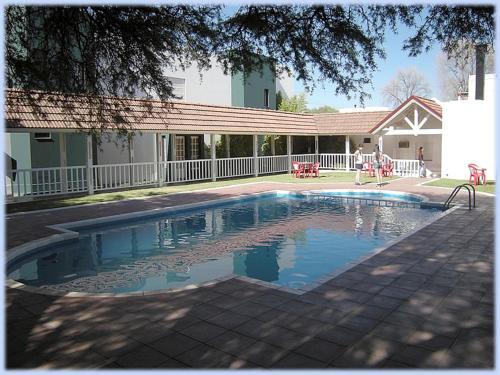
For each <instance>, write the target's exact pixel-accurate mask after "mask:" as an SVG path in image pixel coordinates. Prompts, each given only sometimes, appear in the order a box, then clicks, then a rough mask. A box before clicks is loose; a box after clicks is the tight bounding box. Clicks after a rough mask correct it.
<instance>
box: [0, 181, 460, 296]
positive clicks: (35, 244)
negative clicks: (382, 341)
mask: <svg viewBox="0 0 500 375" xmlns="http://www.w3.org/2000/svg"><path fill="white" fill-rule="evenodd" d="M332 191H341V192H342V191H346V192H347V191H357V190H353V189H323V190H322V189H314V190H304V191H288V190H269V191H266V192H258V193H248V194H242V195H236V196H233V197H228V198H220V199H213V200H209V201H204V202H196V203H186V204H182V205H177V206H170V207H165V208H160V209H158V208H155V209H150V210H145V211H135V212H130V213H126V214H117V215H110V216H104V217H101V218H96V219H86V220H79V221H72V222H67V223H63V224H55V225H49V226H46V227H47V228H50V229H54V230H57V231H60V232H61V233H57V234H53V235H50V236H46V237H43V238H40V239H36V240H33V241H30V242H27V243H25V244H22V245H19V246H15V247H13V248H12V249H11V250H9V251H8V253H7V254H6V255H7V256H6V266H7V264H8V263H9V262H11V261H13V260H15V259H16V258H18V257H20V256H22V255H24V254H26V253H28V252H30V251H32V250H34V249H36V248H39V247H43V246H47V245H52V244H57V243H60V242H63V241H67V240H70V239H74V238H77V237H78V236H79V232H76V231H74V230H71V229H69V228H78V227H85V223H93V224H99V223H106V222H112V221H115V220H127V219H133V218H141V217H145V216H150V215H155V214H162V213H167V212H170V211H176V210H189V209H193V208H197V207H200V206H211V205H212V204H218V203H219V204H220V203H227V202H231V201H234V200H238V199H242V198H251V197H254V196H265V195H272V194H276V195H279V194H305V195H314V193H316V194H317V193H319V192H332ZM363 191H364V192H388V193H396V194H399V195H412V196H419V197H421V198H424V200H423V201H429V198H428V197H426V196H424V195H420V194H416V193H408V192H401V191H390V190H363ZM311 193H312V194H311ZM460 208H462V205H455V206H453V207H451V208H449V209H448V210H446V211H443V212H441V213H440V214H439V215H437V216H436V217H435V218H433V219H432V220H431V221H429V222H427V223H424V224H422V225H420V226H418V227H417V228H415V229H414V230H412V231H410V232H408V233H406V234H404V235H402V236H401V237H398V238H395V239H393V240H391V241H389V242H387V243H386V244H384V245H382V246H380V247H377V248H375V249H373V250H372V251H371V252H369V253H368V254H366V255H364V256H361V257H360V258H357V259H355V260H353V261H351V262H348V263H346V264H345V265H344V266H343V267H340V268H339V269H337V270H335V271H332V272H330V273H327V274H325V275H323V276H321V277H320V278H319V279H317V280H316V281H314V282H311V283H308V284H306V285H304V287H302V288H290V287H286V286H283V285H277V284H273V283H271V282H267V281H263V280H258V279H253V278H250V277H248V276H241V275H236V274H233V273H231V274H228V275H225V276H221V277H218V278H215V279H211V280H207V281H206V282H202V283H196V284H189V285H185V286H183V287H179V288H165V289H159V290H155V291H147V292H142V291H136V292H123V293H90V292H76V291H75V292H63V291H56V290H51V289H48V288H47V289H44V288H40V287H35V286H31V285H27V284H24V283H21V282H19V281H16V280H14V279H10V278H6V279H5V285H6V286H7V287H9V288H12V289H19V290H23V291H26V292H31V293H36V294H41V295H49V296H58V297H92V298H106V297H132V296H149V295H156V294H164V293H175V292H181V291H186V290H193V289H199V288H202V287H206V286H211V285H215V284H218V283H219V282H223V281H227V280H230V279H237V280H241V281H245V282H248V283H250V284H256V285H261V286H265V287H268V288H270V289H274V290H281V291H284V292H287V293H292V294H295V295H302V294H304V293H306V292H309V291H311V290H313V289H315V288H317V287H319V286H321V285H323V284H324V283H326V282H327V281H330V280H332V279H334V278H335V277H337V276H339V275H341V274H342V273H344V272H346V271H348V270H349V269H351V268H353V267H355V266H357V265H359V264H361V263H363V262H364V261H366V260H368V259H370V258H371V257H373V256H375V255H377V254H379V253H381V252H383V251H384V250H386V249H388V248H389V247H391V246H393V245H395V244H397V243H399V242H401V241H403V240H405V239H406V238H407V237H409V236H411V235H413V234H415V233H416V232H418V231H420V230H422V229H424V228H425V227H427V226H429V225H431V224H432V223H434V222H435V221H437V220H439V219H441V218H443V217H445V216H446V215H448V214H450V213H451V212H453V211H455V210H457V209H460ZM78 224H79V225H78Z"/></svg>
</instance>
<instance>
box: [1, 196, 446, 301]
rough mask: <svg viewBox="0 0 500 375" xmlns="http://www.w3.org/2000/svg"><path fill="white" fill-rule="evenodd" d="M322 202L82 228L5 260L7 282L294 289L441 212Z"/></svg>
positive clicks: (97, 287)
mask: <svg viewBox="0 0 500 375" xmlns="http://www.w3.org/2000/svg"><path fill="white" fill-rule="evenodd" d="M328 196H329V195H328V194H327V195H319V196H318V195H309V196H307V195H298V194H293V195H287V194H282V195H278V196H276V195H273V196H270V195H267V196H260V197H257V198H251V199H246V200H240V201H239V202H237V203H231V204H224V205H219V206H213V205H212V206H210V207H205V208H199V209H196V210H189V211H183V212H178V213H168V214H163V216H158V215H157V216H156V217H150V218H147V219H144V218H143V219H140V220H134V221H128V222H122V223H119V224H114V225H101V226H98V227H94V228H92V227H90V228H86V229H82V230H80V231H79V232H80V236H79V238H78V239H77V240H73V241H69V242H64V243H61V244H59V245H56V246H52V247H49V248H46V249H40V250H39V251H36V252H33V253H30V254H27V255H26V256H24V257H23V258H20V259H17V260H14V261H13V262H11V264H9V265H8V276H9V278H12V279H15V280H18V281H20V282H22V283H25V284H28V285H33V286H38V287H42V288H50V289H55V290H58V291H83V292H91V293H105V292H106V293H120V292H132V291H153V290H160V289H165V288H178V287H182V286H185V285H189V284H197V283H202V282H205V281H209V280H212V279H214V278H217V277H221V276H226V275H229V274H232V273H233V274H237V275H244V276H248V277H251V278H255V279H259V280H263V281H268V282H271V283H274V284H278V285H284V286H288V287H291V288H301V287H304V286H305V285H307V284H309V283H311V282H314V281H315V280H318V279H319V278H321V277H322V276H324V275H325V274H329V273H331V272H333V271H335V270H337V269H339V268H342V267H344V266H345V265H346V264H347V263H349V262H353V261H355V260H356V259H359V258H360V257H363V256H365V255H367V254H368V253H370V252H372V251H373V250H374V249H376V248H378V247H380V246H382V245H383V244H385V243H387V242H388V241H391V240H393V239H395V238H397V237H399V236H401V235H403V234H405V233H407V232H409V231H411V230H413V229H414V228H416V227H417V226H420V225H422V224H424V223H426V222H428V221H430V220H431V219H432V218H433V217H435V215H438V214H439V213H440V211H437V210H433V209H419V208H408V207H380V206H373V205H367V204H363V203H360V202H357V203H346V202H339V201H338V200H337V201H336V200H332V199H324V198H325V197H328ZM392 199H394V197H393V198H392ZM397 199H398V200H407V201H415V199H416V198H415V197H409V198H408V197H406V198H405V197H401V196H400V197H399V198H397Z"/></svg>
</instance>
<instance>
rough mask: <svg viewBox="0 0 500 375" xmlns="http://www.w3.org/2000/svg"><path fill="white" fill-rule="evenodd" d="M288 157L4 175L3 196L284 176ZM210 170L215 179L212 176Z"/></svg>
mask: <svg viewBox="0 0 500 375" xmlns="http://www.w3.org/2000/svg"><path fill="white" fill-rule="evenodd" d="M348 157H349V169H350V170H353V169H354V167H355V166H354V162H355V160H354V155H349V156H348ZM288 158H289V157H288V155H277V156H259V157H258V158H257V167H258V169H257V171H256V170H255V167H256V165H255V161H256V159H255V158H254V157H242V158H225V159H217V160H215V163H216V165H215V168H212V160H211V159H199V160H182V161H168V162H160V163H157V162H148V163H127V164H106V165H93V166H92V167H89V168H87V166H75V167H55V168H35V169H17V170H8V171H6V176H5V192H6V198H7V199H8V200H11V201H12V200H23V199H30V198H36V197H40V196H52V195H59V194H71V193H86V192H89V184H88V181H87V180H88V176H89V175H90V178H91V181H92V183H91V188H92V189H91V191H90V192H93V191H106V190H117V189H122V188H130V187H140V186H155V185H156V186H157V185H163V184H169V183H178V182H190V181H206V180H214V179H219V178H231V177H241V176H251V175H254V174H258V175H262V174H269V173H281V172H286V171H288V169H289V165H288ZM290 158H291V160H292V161H299V162H306V163H314V162H316V161H319V163H320V168H322V169H333V170H345V169H346V158H347V157H346V154H340V153H338V154H319V155H315V154H302V155H291V157H290ZM363 161H364V162H371V161H372V156H371V154H363ZM383 161H384V163H389V162H392V163H394V174H395V175H397V176H404V177H410V176H411V177H416V176H418V160H401V159H392V158H390V157H389V156H387V155H383ZM214 169H215V176H213V175H212V174H213V171H214Z"/></svg>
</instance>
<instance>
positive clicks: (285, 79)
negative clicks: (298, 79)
mask: <svg viewBox="0 0 500 375" xmlns="http://www.w3.org/2000/svg"><path fill="white" fill-rule="evenodd" d="M294 82H295V79H294V78H293V76H291V77H289V76H288V75H287V74H286V73H283V74H282V76H281V77H276V94H277V93H278V91H280V92H281V94H282V95H283V99H289V98H290V97H291V96H293V93H294Z"/></svg>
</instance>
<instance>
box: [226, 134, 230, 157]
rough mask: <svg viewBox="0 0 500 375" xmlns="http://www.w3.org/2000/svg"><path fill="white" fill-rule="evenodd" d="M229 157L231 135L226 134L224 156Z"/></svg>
mask: <svg viewBox="0 0 500 375" xmlns="http://www.w3.org/2000/svg"><path fill="white" fill-rule="evenodd" d="M230 157H231V136H230V135H229V134H226V158H230Z"/></svg>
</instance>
